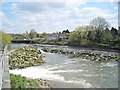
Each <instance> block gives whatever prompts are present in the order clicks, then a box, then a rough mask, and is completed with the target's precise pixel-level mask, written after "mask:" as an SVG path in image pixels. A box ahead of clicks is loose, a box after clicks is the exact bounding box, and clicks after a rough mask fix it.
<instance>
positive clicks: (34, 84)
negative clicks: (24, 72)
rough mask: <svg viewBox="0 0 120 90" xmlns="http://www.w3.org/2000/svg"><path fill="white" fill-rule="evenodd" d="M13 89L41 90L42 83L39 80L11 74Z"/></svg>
mask: <svg viewBox="0 0 120 90" xmlns="http://www.w3.org/2000/svg"><path fill="white" fill-rule="evenodd" d="M10 80H11V82H10V84H11V88H18V89H22V88H40V82H39V81H38V80H33V79H28V78H25V77H21V76H19V75H18V76H17V75H13V74H10Z"/></svg>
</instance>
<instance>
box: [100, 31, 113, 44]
mask: <svg viewBox="0 0 120 90" xmlns="http://www.w3.org/2000/svg"><path fill="white" fill-rule="evenodd" d="M101 38H102V43H106V44H108V42H109V41H110V40H111V39H112V35H111V32H110V30H109V29H106V30H105V31H102V35H101Z"/></svg>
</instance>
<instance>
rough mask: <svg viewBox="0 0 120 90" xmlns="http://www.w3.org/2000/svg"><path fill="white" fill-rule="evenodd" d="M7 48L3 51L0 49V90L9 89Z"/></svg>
mask: <svg viewBox="0 0 120 90" xmlns="http://www.w3.org/2000/svg"><path fill="white" fill-rule="evenodd" d="M7 53H8V46H7V45H6V46H5V48H4V50H2V47H1V48H0V90H1V89H3V88H10V73H9V63H8V54H7Z"/></svg>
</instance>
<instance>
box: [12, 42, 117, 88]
mask: <svg viewBox="0 0 120 90" xmlns="http://www.w3.org/2000/svg"><path fill="white" fill-rule="evenodd" d="M26 45H28V44H19V45H18V44H13V45H12V47H13V48H18V47H22V46H26ZM43 46H44V45H37V47H38V48H39V49H40V50H41V48H42V47H43ZM46 46H47V47H50V48H62V49H69V50H83V51H84V50H86V49H83V48H71V47H67V46H56V45H46ZM41 52H42V55H43V56H44V58H43V59H44V60H45V61H46V63H45V64H43V65H41V66H35V67H28V68H25V69H19V70H17V69H16V70H10V72H11V73H13V74H17V75H18V74H20V75H22V76H25V77H27V78H32V79H44V80H46V81H47V83H48V84H50V86H51V87H53V88H118V64H117V62H116V61H113V62H112V61H111V62H107V63H106V62H97V61H89V60H85V59H81V58H69V56H67V55H62V54H54V53H46V52H44V51H42V50H41ZM93 52H102V53H103V54H111V53H115V52H110V51H109V52H108V51H97V50H93Z"/></svg>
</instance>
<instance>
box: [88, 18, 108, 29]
mask: <svg viewBox="0 0 120 90" xmlns="http://www.w3.org/2000/svg"><path fill="white" fill-rule="evenodd" d="M90 25H92V26H94V27H95V28H96V30H105V29H106V28H108V27H109V23H108V22H107V21H106V20H105V19H104V18H102V17H97V18H95V19H93V20H92V21H91V22H90Z"/></svg>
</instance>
